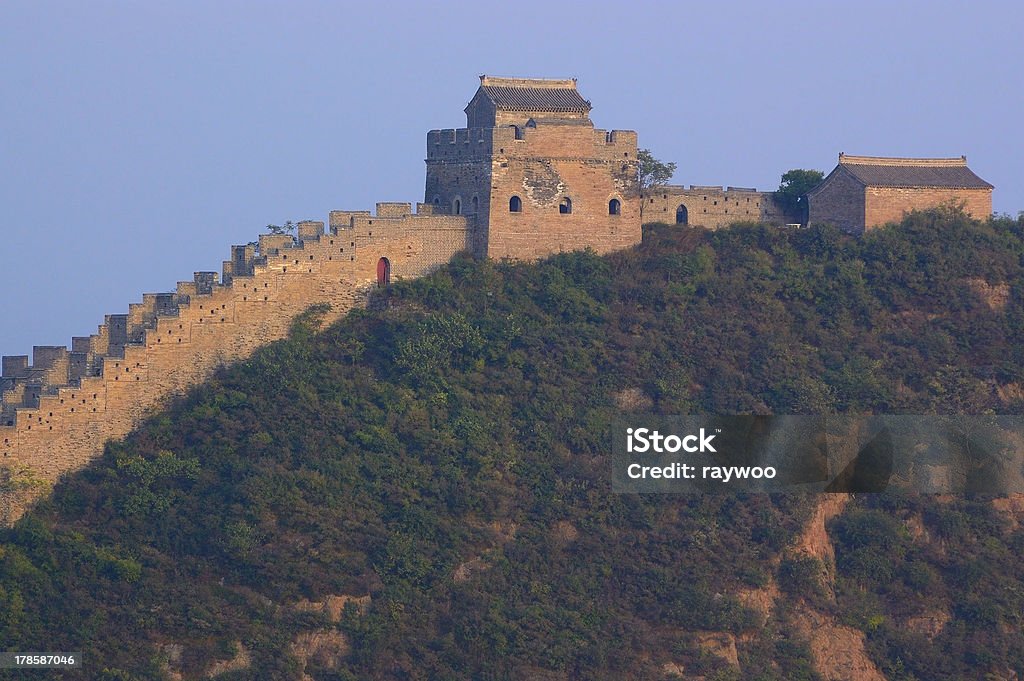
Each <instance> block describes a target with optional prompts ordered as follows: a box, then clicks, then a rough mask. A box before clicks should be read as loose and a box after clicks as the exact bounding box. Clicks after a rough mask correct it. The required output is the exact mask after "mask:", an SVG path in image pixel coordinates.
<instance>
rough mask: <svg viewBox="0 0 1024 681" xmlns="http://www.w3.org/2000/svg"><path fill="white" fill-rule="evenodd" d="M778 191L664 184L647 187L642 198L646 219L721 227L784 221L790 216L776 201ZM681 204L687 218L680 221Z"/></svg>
mask: <svg viewBox="0 0 1024 681" xmlns="http://www.w3.org/2000/svg"><path fill="white" fill-rule="evenodd" d="M773 195H774V192H760V191H757V189H754V188H748V187H724V188H723V187H722V186H721V185H690V186H689V187H686V186H684V185H661V186H657V187H651V188H650V189H648V190H646V191H645V192H644V194H643V197H642V198H641V201H642V205H643V221H644V222H645V223H652V222H665V223H668V224H687V225H692V226H697V227H705V228H707V229H721V228H722V227H727V226H729V225H731V224H733V223H735V222H762V223H765V224H776V225H781V224H785V223H786V222H787V220H786V216H785V215H784V214H783V212H782V210H781V209H780V208H779V207H778V205H777V204H776V203H775V200H774V198H773ZM680 206H685V207H686V212H685V218H686V219H685V221H684V222H683V223H677V219H676V216H677V212H678V211H679V207H680Z"/></svg>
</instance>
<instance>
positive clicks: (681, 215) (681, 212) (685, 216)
mask: <svg viewBox="0 0 1024 681" xmlns="http://www.w3.org/2000/svg"><path fill="white" fill-rule="evenodd" d="M676 224H677V225H688V224H690V214H689V212H688V211H687V210H686V206H684V205H683V204H679V208H676Z"/></svg>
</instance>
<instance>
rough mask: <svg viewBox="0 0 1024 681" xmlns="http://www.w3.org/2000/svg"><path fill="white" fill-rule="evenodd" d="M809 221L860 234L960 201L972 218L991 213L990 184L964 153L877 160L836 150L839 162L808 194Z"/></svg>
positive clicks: (874, 157)
mask: <svg viewBox="0 0 1024 681" xmlns="http://www.w3.org/2000/svg"><path fill="white" fill-rule="evenodd" d="M807 201H808V211H809V217H808V223H809V224H832V225H835V226H836V227H839V228H841V229H844V230H846V231H849V232H854V233H862V232H864V231H865V230H867V229H871V228H872V227H878V226H881V225H884V224H886V223H889V222H896V221H898V220H900V219H901V218H902V217H903V215H904V213H907V212H909V211H911V210H922V209H925V208H934V207H936V206H939V205H942V204H946V203H950V202H952V203H954V204H960V203H963V204H964V207H965V209H966V211H967V212H968V213H969V214H970V215H973V216H974V217H977V218H985V217H988V216H989V215H991V214H992V185H991V184H989V183H988V182H986V181H985V180H983V179H981V178H980V177H978V176H977V175H975V174H974V172H973V171H972V170H971V169H970V168H968V167H967V157H966V156H961V157H959V158H882V157H877V156H849V155H847V154H839V165H837V166H836V167H835V170H833V171H832V172H831V173H829V174H828V177H826V178H825V179H824V180H823V181H822V182H821V184H819V185H818V186H817V187H815V188H814V189H812V190H811V191H810V192H808V194H807Z"/></svg>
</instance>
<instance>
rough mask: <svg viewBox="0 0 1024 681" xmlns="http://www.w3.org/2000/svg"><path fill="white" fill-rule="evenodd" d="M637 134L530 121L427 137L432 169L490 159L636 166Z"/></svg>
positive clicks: (565, 122)
mask: <svg viewBox="0 0 1024 681" xmlns="http://www.w3.org/2000/svg"><path fill="white" fill-rule="evenodd" d="M636 151H637V134H636V132H635V131H633V130H603V129H600V128H595V127H593V124H591V122H590V121H589V120H587V121H573V120H562V119H541V120H535V119H531V120H530V121H529V122H527V123H526V124H525V125H521V126H520V125H502V126H498V127H494V128H447V129H443V130H431V131H430V132H428V133H427V164H428V165H429V164H432V163H465V162H485V161H489V159H490V158H491V157H495V156H498V157H527V156H549V157H550V156H557V157H560V158H594V159H603V160H609V161H611V160H619V159H627V160H630V161H635V159H636Z"/></svg>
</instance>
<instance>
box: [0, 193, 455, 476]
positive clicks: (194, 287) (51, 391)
mask: <svg viewBox="0 0 1024 681" xmlns="http://www.w3.org/2000/svg"><path fill="white" fill-rule="evenodd" d="M421 209H422V210H423V213H416V214H413V213H412V212H411V206H410V204H378V209H377V215H371V214H369V212H363V213H344V212H341V211H336V212H334V213H332V214H331V225H330V228H329V229H328V230H326V233H325V230H324V225H323V223H322V222H303V223H300V224H299V226H298V231H299V233H298V236H297V237H296V238H294V239H293V237H291V236H290V235H264V236H261V237H260V240H259V244H258V246H255V247H254V246H235V247H233V248H232V258H231V260H228V261H226V262H225V263H224V268H223V280H222V281H221V282H218V281H217V274H216V273H214V272H198V273H196V275H195V278H194V281H191V282H183V283H179V284H178V287H177V289H176V291H174V292H173V293H159V294H146V295H145V296H143V301H142V303H138V304H133V305H131V306H130V309H129V312H128V314H124V315H109V316H108V317H107V318H106V321H105V323H104V324H103V325H102V326H100V328H99V331H98V332H97V333H96V334H95V335H92V336H89V337H84V338H75V339H74V341H73V343H72V348H71V350H70V351H69V350H68V349H67V348H60V347H37V348H35V349H34V352H33V361H32V364H31V365H29V362H28V357H24V356H17V357H4V358H3V365H2V369H3V372H2V376H3V378H2V379H0V388H2V390H3V393H2V403H0V404H2V409H0V459H2V461H0V464H2V465H5V466H13V465H24V466H28V467H29V468H30V469H31V470H32V471H33V473H34V474H35V475H36V476H38V477H40V478H42V479H44V480H50V481H53V480H56V478H57V477H58V476H59V475H60V474H61V473H62V472H65V471H68V470H73V469H76V468H79V467H81V466H83V465H84V464H86V463H87V462H88V461H89V460H90V459H91V458H93V457H94V456H96V455H97V454H98V453H99V452H100V451H101V450H102V447H103V444H104V442H106V440H108V439H110V438H119V437H123V436H124V435H126V434H127V433H128V432H129V431H130V430H131V428H132V427H133V426H134V425H136V424H137V423H138V422H139V420H140V419H141V418H142V417H143V416H144V415H145V413H146V412H147V411H148V410H150V409H152V408H154V407H157V406H159V405H160V404H161V403H162V402H163V401H164V399H165V398H166V397H167V396H169V395H172V394H175V393H180V392H182V391H184V390H185V389H186V388H188V387H190V386H192V385H195V384H197V383H199V382H201V381H202V380H204V379H205V378H207V377H208V376H209V375H210V374H211V372H212V371H213V370H214V369H215V368H216V367H218V366H220V365H223V364H226V363H229V362H232V361H234V360H237V359H240V358H244V357H246V356H248V355H249V354H251V353H252V351H253V350H255V349H256V348H258V347H260V346H262V345H265V344H266V343H268V342H270V341H273V340H277V339H280V338H283V337H284V336H285V335H286V334H287V332H288V330H289V328H290V325H291V323H292V321H293V319H294V318H295V316H296V315H297V314H299V313H301V312H302V311H303V310H305V309H307V308H308V307H309V306H310V305H313V304H315V303H328V304H330V306H331V312H330V313H328V319H331V318H337V317H339V316H340V315H341V314H342V313H344V312H345V311H347V310H348V309H350V308H352V307H353V306H354V305H357V304H359V303H360V302H361V301H362V300H363V299H364V297H365V294H366V292H367V290H368V289H369V288H372V287H373V286H375V285H376V284H377V272H378V265H379V263H380V261H381V259H382V258H386V262H387V270H388V273H389V275H390V277H392V278H394V279H401V278H408V277H416V276H420V275H422V274H424V273H426V272H427V271H429V270H430V269H431V268H433V267H436V266H437V265H438V264H441V263H444V262H447V261H448V260H449V259H450V258H451V257H452V256H453V255H454V254H455V253H457V252H459V251H463V250H466V247H467V235H468V233H469V228H468V225H469V221H468V218H466V217H464V216H451V215H433V214H432V211H431V209H430V208H429V207H426V206H421Z"/></svg>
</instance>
